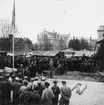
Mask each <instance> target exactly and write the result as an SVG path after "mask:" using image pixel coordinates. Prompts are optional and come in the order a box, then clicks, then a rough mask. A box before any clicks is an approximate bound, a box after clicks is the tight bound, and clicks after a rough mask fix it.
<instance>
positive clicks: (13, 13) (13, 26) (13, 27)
mask: <svg viewBox="0 0 104 105" xmlns="http://www.w3.org/2000/svg"><path fill="white" fill-rule="evenodd" d="M12 29H13V30H12V32H13V33H12V35H13V42H12V45H13V46H12V47H13V67H12V69H13V73H14V30H15V0H14V4H13V12H12Z"/></svg>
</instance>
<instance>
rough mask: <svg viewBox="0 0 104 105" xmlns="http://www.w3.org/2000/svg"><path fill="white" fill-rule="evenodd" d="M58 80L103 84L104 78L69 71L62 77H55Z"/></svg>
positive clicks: (94, 74) (95, 74) (97, 74)
mask: <svg viewBox="0 0 104 105" xmlns="http://www.w3.org/2000/svg"><path fill="white" fill-rule="evenodd" d="M56 78H58V79H62V78H64V79H69V80H82V81H83V80H84V81H93V82H104V76H102V75H100V74H99V73H97V72H96V73H85V72H78V71H73V72H72V71H69V72H67V73H66V74H64V75H58V76H56Z"/></svg>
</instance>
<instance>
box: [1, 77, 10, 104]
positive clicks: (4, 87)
mask: <svg viewBox="0 0 104 105" xmlns="http://www.w3.org/2000/svg"><path fill="white" fill-rule="evenodd" d="M1 80H2V81H1V83H0V90H1V97H0V105H8V104H9V102H10V95H11V84H10V82H9V81H8V75H5V77H4V79H3V77H1Z"/></svg>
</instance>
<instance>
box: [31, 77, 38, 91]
mask: <svg viewBox="0 0 104 105" xmlns="http://www.w3.org/2000/svg"><path fill="white" fill-rule="evenodd" d="M37 85H38V77H35V78H34V81H33V86H32V90H34V88H35V87H36V86H37Z"/></svg>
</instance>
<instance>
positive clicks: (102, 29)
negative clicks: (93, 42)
mask: <svg viewBox="0 0 104 105" xmlns="http://www.w3.org/2000/svg"><path fill="white" fill-rule="evenodd" d="M97 32H98V41H100V40H103V39H104V25H102V26H99V28H98V30H97Z"/></svg>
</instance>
